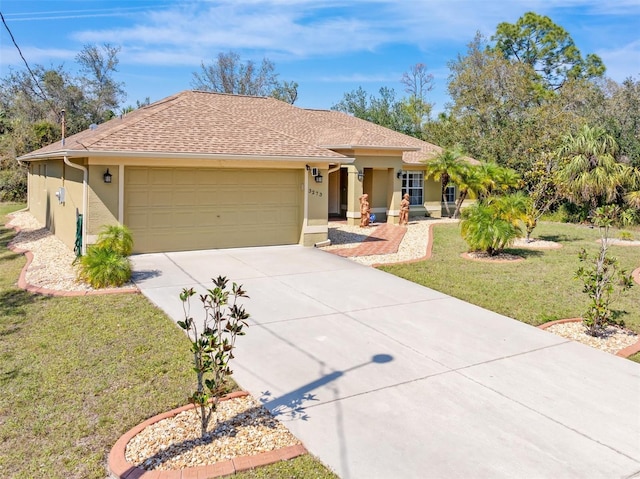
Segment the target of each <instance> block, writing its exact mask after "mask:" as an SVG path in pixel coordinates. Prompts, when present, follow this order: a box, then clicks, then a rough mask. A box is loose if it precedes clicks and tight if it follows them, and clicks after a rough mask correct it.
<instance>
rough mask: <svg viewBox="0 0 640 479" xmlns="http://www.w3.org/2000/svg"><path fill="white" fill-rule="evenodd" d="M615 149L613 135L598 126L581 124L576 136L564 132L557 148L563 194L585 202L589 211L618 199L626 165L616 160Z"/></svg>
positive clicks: (626, 174)
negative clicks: (564, 135) (592, 126)
mask: <svg viewBox="0 0 640 479" xmlns="http://www.w3.org/2000/svg"><path fill="white" fill-rule="evenodd" d="M617 151H618V145H617V143H616V141H615V140H614V138H613V137H612V136H611V135H609V134H607V133H606V132H605V131H604V130H603V129H601V128H598V127H594V128H591V127H590V126H588V125H584V126H583V127H582V128H581V129H580V131H579V132H578V133H577V134H576V135H572V134H569V135H567V136H566V137H565V138H564V141H563V143H562V145H561V147H560V148H559V149H558V156H559V157H560V161H561V165H562V166H561V167H560V171H559V173H558V179H559V181H560V186H561V189H562V191H563V192H564V195H565V196H566V197H567V198H568V199H569V200H571V201H573V202H574V203H578V202H583V203H588V204H589V205H590V210H591V213H593V212H594V211H595V208H596V207H597V206H598V205H599V204H602V203H611V202H613V201H615V200H616V199H618V196H619V189H620V188H621V187H622V186H623V185H624V184H625V181H626V178H627V176H628V173H629V167H628V166H626V165H623V164H622V163H619V162H618V161H616V159H615V154H616V153H617Z"/></svg>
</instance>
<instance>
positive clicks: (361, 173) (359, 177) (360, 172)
mask: <svg viewBox="0 0 640 479" xmlns="http://www.w3.org/2000/svg"><path fill="white" fill-rule="evenodd" d="M362 180H364V172H362V171H358V181H362Z"/></svg>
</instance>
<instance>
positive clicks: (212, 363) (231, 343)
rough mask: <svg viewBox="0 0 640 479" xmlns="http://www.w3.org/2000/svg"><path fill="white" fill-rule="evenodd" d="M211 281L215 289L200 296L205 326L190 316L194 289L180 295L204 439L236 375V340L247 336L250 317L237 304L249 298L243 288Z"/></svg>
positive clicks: (224, 280) (180, 323)
mask: <svg viewBox="0 0 640 479" xmlns="http://www.w3.org/2000/svg"><path fill="white" fill-rule="evenodd" d="M212 281H213V284H214V288H213V289H209V290H207V292H206V293H205V294H202V295H200V301H201V302H202V306H203V308H204V320H203V322H202V324H200V325H199V324H197V322H196V320H195V319H193V317H192V316H191V302H190V299H191V297H192V296H194V295H195V294H196V292H195V290H194V289H193V288H189V289H187V288H184V289H183V290H182V292H181V293H180V300H181V301H182V308H183V311H184V317H185V319H184V321H178V326H180V327H181V328H182V329H184V330H185V331H186V332H187V334H188V335H189V339H190V340H191V351H192V352H193V370H194V371H195V373H196V378H197V386H196V390H195V392H194V393H193V394H192V395H191V397H190V398H189V401H190V402H191V403H193V404H195V405H196V408H197V409H198V410H199V413H200V425H201V431H202V437H204V436H205V435H206V433H207V427H208V425H209V422H210V420H211V417H212V415H213V413H214V412H215V410H216V406H217V405H218V400H219V398H220V396H221V395H222V394H224V393H225V392H227V388H228V380H229V378H230V377H231V375H232V374H233V371H232V370H231V368H230V367H229V362H230V361H231V360H232V359H233V357H234V356H233V349H234V348H235V343H236V338H237V337H238V336H243V335H244V334H245V332H244V331H243V329H244V328H245V327H248V324H247V319H248V318H249V314H248V313H247V312H246V311H245V310H244V307H243V306H242V305H240V304H238V299H239V298H248V297H249V296H247V294H246V292H245V291H244V290H243V289H242V285H240V286H238V285H237V284H236V283H233V286H232V287H231V290H229V289H228V282H229V281H228V280H227V278H226V277H224V276H218V277H217V278H216V279H212Z"/></svg>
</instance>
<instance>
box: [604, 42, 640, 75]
mask: <svg viewBox="0 0 640 479" xmlns="http://www.w3.org/2000/svg"><path fill="white" fill-rule="evenodd" d="M596 53H597V54H598V55H599V56H600V57H601V58H602V61H603V62H604V64H605V65H606V66H607V72H606V75H607V76H608V77H610V78H612V79H614V80H615V81H617V82H621V81H623V80H624V79H625V78H627V77H629V76H633V77H634V78H636V79H640V40H636V41H634V42H631V43H628V44H626V45H623V46H621V47H619V48H615V49H610V50H599V51H597V52H596Z"/></svg>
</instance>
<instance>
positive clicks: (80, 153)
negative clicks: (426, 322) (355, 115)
mask: <svg viewBox="0 0 640 479" xmlns="http://www.w3.org/2000/svg"><path fill="white" fill-rule="evenodd" d="M336 155H339V156H284V155H255V154H252V155H232V154H223V153H168V152H157V151H106V150H103V151H88V150H58V151H52V152H48V153H38V154H35V155H30V154H27V155H23V156H21V157H19V158H17V160H18V161H37V160H46V159H52V158H62V157H65V156H66V157H67V158H85V157H92V158H96V157H98V158H104V157H118V158H152V159H202V160H207V159H210V160H224V159H229V160H269V161H284V162H297V161H306V162H314V161H315V162H318V161H322V162H329V163H331V162H334V163H335V162H339V163H345V164H350V163H353V162H354V161H355V159H354V158H349V157H347V156H344V155H341V154H339V153H336Z"/></svg>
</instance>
